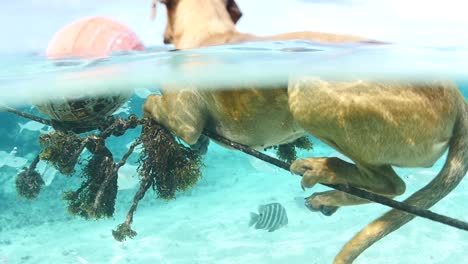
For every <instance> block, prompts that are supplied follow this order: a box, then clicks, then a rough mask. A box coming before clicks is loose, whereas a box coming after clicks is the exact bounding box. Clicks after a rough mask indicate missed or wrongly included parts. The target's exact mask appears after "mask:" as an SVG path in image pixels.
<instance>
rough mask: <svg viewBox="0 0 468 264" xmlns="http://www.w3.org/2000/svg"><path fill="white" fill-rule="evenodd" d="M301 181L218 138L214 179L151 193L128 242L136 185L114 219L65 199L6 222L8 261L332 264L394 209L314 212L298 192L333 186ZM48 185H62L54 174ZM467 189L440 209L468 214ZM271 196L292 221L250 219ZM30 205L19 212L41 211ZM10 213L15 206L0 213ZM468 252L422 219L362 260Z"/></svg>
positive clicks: (419, 180)
mask: <svg viewBox="0 0 468 264" xmlns="http://www.w3.org/2000/svg"><path fill="white" fill-rule="evenodd" d="M311 153H312V154H313V155H314V156H321V155H330V154H333V150H331V149H329V148H325V147H323V146H322V145H320V144H315V150H314V151H313V152H311ZM442 162H443V161H439V162H438V163H437V164H436V165H435V166H434V167H433V168H430V169H427V168H426V169H412V170H398V171H399V173H400V175H401V176H402V178H403V179H404V180H405V181H406V182H407V183H408V190H407V194H406V195H405V196H403V197H406V196H408V195H409V194H410V193H412V192H414V191H415V190H416V189H418V188H420V187H421V186H423V185H424V184H425V183H427V182H428V181H429V180H431V179H432V178H433V176H434V175H435V174H436V173H437V171H438V170H439V169H440V167H441V165H442ZM299 180H300V178H299V177H297V176H292V175H291V174H290V173H288V172H284V171H280V170H278V169H276V168H274V167H271V166H269V165H267V164H262V162H256V161H252V159H251V158H249V157H247V156H246V155H245V154H243V153H239V152H235V151H230V150H225V149H221V148H220V147H218V146H215V145H214V144H212V145H211V146H210V150H209V154H208V157H207V159H206V168H205V169H204V178H203V179H202V180H201V182H200V183H199V184H198V186H197V187H195V188H194V189H193V190H191V191H189V192H188V193H186V194H181V195H179V197H178V198H177V199H176V200H175V201H171V202H163V201H160V200H156V199H154V195H153V193H152V192H149V193H148V194H147V197H145V199H144V201H142V203H141V204H140V207H139V210H138V211H137V213H136V215H135V221H134V224H133V228H134V229H135V230H136V231H137V232H138V236H137V237H136V238H134V239H132V240H127V241H126V242H124V243H119V242H116V241H115V240H114V239H113V238H112V235H111V229H114V228H115V227H116V225H117V224H119V223H121V222H123V221H124V219H125V212H126V210H127V208H128V207H129V203H130V199H131V194H132V193H133V192H134V190H125V191H122V192H120V193H119V199H118V205H117V210H116V214H115V219H113V220H101V221H85V220H82V219H78V218H75V219H67V218H66V217H65V215H66V214H65V213H64V212H63V211H60V206H59V208H58V209H56V210H57V212H56V213H57V214H58V215H63V217H62V220H59V221H53V222H47V223H42V224H39V225H28V226H19V227H3V230H2V231H0V264H7V263H8V264H10V263H15V264H16V263H38V264H39V263H44V264H45V263H81V264H82V263H171V264H172V263H187V264H189V263H190V264H192V263H193V264H194V263H245V264H247V263H248V264H251V263H252V264H253V263H281V264H283V263H288V264H292V263H317V264H322V263H331V262H332V260H333V258H334V256H335V254H336V253H338V251H339V250H340V248H341V247H342V246H343V244H344V243H345V242H346V241H347V240H348V239H350V238H351V237H352V235H353V234H354V233H356V232H357V231H358V230H359V229H360V228H361V227H363V226H364V225H365V224H366V223H368V222H370V221H371V220H372V219H374V218H376V217H377V216H379V215H380V214H381V213H383V212H385V211H386V210H387V208H385V207H383V206H381V205H375V204H372V205H364V206H356V207H350V208H342V209H340V210H339V211H338V212H337V213H336V214H334V215H333V216H331V217H326V216H323V215H321V214H319V213H313V212H310V211H308V210H307V209H306V208H305V207H302V206H299V205H298V202H297V201H296V200H295V197H304V196H308V195H310V194H311V193H313V192H314V191H321V190H325V188H324V187H316V188H314V189H313V190H307V191H306V192H303V191H302V190H301V188H300V185H299ZM54 186H55V187H54ZM48 188H61V187H57V186H56V185H55V184H54V183H53V184H52V185H51V186H50V187H48ZM467 189H468V181H467V180H464V181H463V182H462V183H461V184H460V185H459V186H458V188H457V189H456V190H455V191H454V192H453V193H452V194H450V195H449V196H448V197H446V198H445V200H443V201H441V202H440V203H438V204H437V205H436V206H435V207H433V210H434V211H435V212H439V213H442V214H447V215H449V216H452V217H455V218H459V219H462V220H465V221H467V220H468V211H467V210H468V209H467V207H466V201H468V192H467V191H466V190H467ZM58 195H59V194H57V196H58ZM49 199H50V198H49ZM57 199H58V197H57ZM39 200H40V199H39ZM400 200H401V199H400ZM45 202H47V201H45ZM45 202H44V201H42V202H40V201H38V202H37V203H32V204H30V205H29V206H31V208H34V210H31V211H30V214H36V213H37V210H39V209H38V208H37V207H39V206H48V205H47V203H45ZM270 202H280V203H282V204H283V205H284V206H285V208H286V210H287V213H288V218H289V224H288V225H287V226H286V227H284V228H281V229H279V230H276V231H275V232H271V233H269V232H266V231H264V230H255V229H253V228H249V227H248V222H249V212H251V211H253V212H255V211H256V210H257V207H258V205H260V204H265V203H270ZM50 203H51V204H53V203H55V204H57V203H58V202H56V201H55V202H53V201H50ZM16 206H21V205H16ZM51 206H52V205H51ZM12 211H14V210H12V209H10V210H7V211H6V212H7V213H11V212H12ZM59 211H60V212H59ZM49 213H50V212H49ZM27 214H28V213H24V214H23V215H17V216H14V217H17V218H20V217H23V218H28V217H32V215H27ZM0 217H6V215H4V214H3V213H1V212H0ZM10 217H11V216H10ZM467 259H468V232H465V231H460V230H456V229H454V228H450V227H446V226H444V225H441V224H438V223H432V222H430V221H429V220H425V219H416V220H413V221H412V222H410V223H409V224H408V225H406V226H404V227H402V228H401V229H399V230H398V231H396V232H394V233H392V234H390V235H389V236H387V237H386V238H384V239H383V240H381V241H380V242H378V243H376V244H375V245H374V246H372V247H371V248H370V249H368V250H367V251H366V252H365V253H364V254H363V255H361V256H360V257H359V258H358V260H357V261H356V262H355V263H357V264H364V263H379V264H383V263H392V264H397V263H401V264H408V263H425V264H426V263H427V264H429V263H463V262H464V261H466V260H467Z"/></svg>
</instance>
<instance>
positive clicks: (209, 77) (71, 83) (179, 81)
mask: <svg viewBox="0 0 468 264" xmlns="http://www.w3.org/2000/svg"><path fill="white" fill-rule="evenodd" d="M0 61H1V62H0V63H1V67H0V89H1V90H2V91H14V92H12V93H9V92H5V93H2V96H1V97H0V103H2V104H10V105H20V104H30V103H37V102H41V101H43V100H53V99H54V98H60V97H63V96H76V95H82V94H83V93H84V94H89V95H97V94H103V93H108V92H110V91H116V90H133V89H134V88H152V89H158V88H161V86H164V85H165V84H171V89H176V88H175V87H180V88H184V87H186V86H187V85H189V84H190V85H195V86H196V87H197V88H198V89H206V88H210V89H222V88H226V87H229V88H233V87H236V86H237V87H241V85H245V84H249V85H258V86H261V87H266V88H268V85H270V84H278V83H285V82H286V81H287V79H288V77H290V76H292V75H293V76H304V75H307V76H317V77H319V78H327V79H339V80H356V79H366V80H369V79H382V80H386V79H388V80H407V79H411V80H424V81H430V80H435V79H452V80H459V81H460V80H464V79H465V78H466V70H465V69H466V68H467V66H468V65H467V62H468V50H467V49H466V48H461V47H410V46H398V45H369V44H364V43H361V44H353V45H322V44H317V43H313V42H308V41H288V42H259V43H244V44H233V45H225V46H214V47H208V48H203V49H197V50H184V51H177V52H173V51H170V50H169V49H168V48H166V47H163V48H161V47H160V48H153V49H149V50H148V51H146V52H132V53H120V54H115V55H113V56H112V57H110V58H104V59H95V60H83V59H76V58H67V59H61V60H57V61H51V60H47V59H46V58H45V57H44V56H42V55H40V54H16V55H10V56H5V55H3V58H2V60H0Z"/></svg>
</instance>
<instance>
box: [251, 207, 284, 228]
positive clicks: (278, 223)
mask: <svg viewBox="0 0 468 264" xmlns="http://www.w3.org/2000/svg"><path fill="white" fill-rule="evenodd" d="M287 223H288V216H287V215H286V209H284V207H283V206H282V205H281V204H280V203H271V204H265V205H260V206H259V207H258V214H256V213H250V223H249V226H252V225H254V224H255V228H256V229H268V232H273V231H275V230H276V229H279V228H281V227H282V226H285V225H286V224H287Z"/></svg>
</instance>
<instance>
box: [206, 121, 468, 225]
mask: <svg viewBox="0 0 468 264" xmlns="http://www.w3.org/2000/svg"><path fill="white" fill-rule="evenodd" d="M203 134H204V135H205V136H207V137H209V138H212V139H214V140H216V141H218V142H221V143H223V144H226V145H228V146H230V147H232V148H235V149H237V150H240V151H242V152H244V153H247V154H249V155H251V156H254V157H256V158H258V159H261V160H263V161H265V162H268V163H270V164H273V165H275V166H277V167H279V168H282V169H284V170H287V171H289V168H290V166H291V164H289V163H287V162H284V161H281V160H279V159H276V158H274V157H271V156H268V155H266V154H264V153H262V152H260V151H257V150H254V149H252V148H249V147H247V146H245V145H242V144H239V143H236V142H232V141H230V140H228V139H226V138H224V137H221V136H219V135H217V134H215V133H212V132H210V131H206V130H205V131H203ZM322 185H324V186H327V187H330V188H332V189H335V190H339V191H342V192H345V193H348V194H352V195H354V196H357V197H359V198H363V199H366V200H369V201H372V202H375V203H379V204H383V205H386V206H389V207H391V208H393V209H396V210H400V211H403V212H406V213H410V214H413V215H416V216H419V217H422V218H427V219H430V220H432V221H435V222H439V223H442V224H445V225H449V226H452V227H455V228H458V229H462V230H465V231H468V223H467V222H464V221H461V220H458V219H455V218H451V217H448V216H445V215H441V214H437V213H434V212H432V211H430V210H427V209H421V208H418V207H416V206H412V205H409V204H407V203H404V202H399V201H395V200H392V199H389V198H387V197H385V196H382V195H378V194H375V193H371V192H368V191H364V190H362V189H358V188H355V187H352V186H349V185H345V184H325V183H322Z"/></svg>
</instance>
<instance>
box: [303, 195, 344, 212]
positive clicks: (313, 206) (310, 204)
mask: <svg viewBox="0 0 468 264" xmlns="http://www.w3.org/2000/svg"><path fill="white" fill-rule="evenodd" d="M304 205H305V206H306V207H307V208H308V209H309V210H311V211H312V212H317V211H319V212H321V213H322V214H323V215H326V216H331V215H332V214H334V213H335V212H336V211H337V210H338V208H339V207H338V206H331V205H324V204H322V203H321V201H320V193H314V194H312V195H311V196H309V197H307V198H305V200H304Z"/></svg>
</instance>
